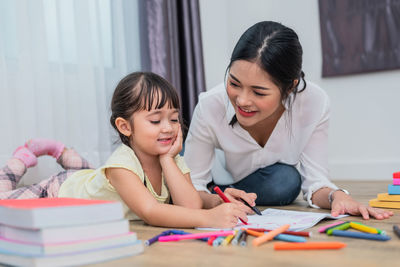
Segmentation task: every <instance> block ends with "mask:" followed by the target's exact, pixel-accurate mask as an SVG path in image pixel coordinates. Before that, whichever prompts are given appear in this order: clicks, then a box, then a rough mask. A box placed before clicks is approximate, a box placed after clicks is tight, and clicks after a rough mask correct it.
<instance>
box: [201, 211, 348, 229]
mask: <svg viewBox="0 0 400 267" xmlns="http://www.w3.org/2000/svg"><path fill="white" fill-rule="evenodd" d="M261 213H262V216H260V215H249V216H247V218H248V219H249V220H248V225H244V224H243V223H241V222H240V221H239V223H238V225H237V226H236V227H235V228H234V229H240V228H265V229H276V228H278V227H280V226H282V225H284V224H290V228H289V230H290V231H302V230H304V229H307V228H310V227H313V226H314V225H316V224H317V223H318V222H319V221H321V220H323V219H340V218H343V217H346V216H348V215H340V216H338V217H332V216H331V215H330V214H329V213H318V212H305V211H292V210H281V209H266V210H264V211H263V212H261ZM199 229H202V230H206V229H207V230H215V229H211V228H199Z"/></svg>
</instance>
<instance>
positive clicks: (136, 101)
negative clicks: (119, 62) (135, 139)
mask: <svg viewBox="0 0 400 267" xmlns="http://www.w3.org/2000/svg"><path fill="white" fill-rule="evenodd" d="M165 104H168V107H169V108H175V109H180V105H179V96H178V93H177V92H176V90H175V88H174V87H173V86H172V85H171V84H170V83H169V82H168V81H167V80H165V79H164V78H162V77H161V76H159V75H157V74H155V73H152V72H133V73H131V74H128V75H127V76H125V77H124V78H123V79H122V80H121V81H120V82H119V83H118V85H117V87H116V88H115V91H114V94H113V97H112V100H111V117H110V123H111V125H112V126H113V127H114V129H115V130H116V131H117V132H118V134H119V137H120V139H121V142H122V143H123V144H125V145H127V146H130V145H129V137H128V136H125V135H123V134H122V133H120V132H119V131H118V128H117V126H116V125H115V120H116V119H117V118H118V117H121V118H123V119H125V120H127V121H129V120H130V119H131V116H132V114H133V113H134V112H136V111H140V110H148V111H150V110H151V109H152V108H155V109H160V108H162V107H163V106H164V105H165ZM180 121H182V120H180Z"/></svg>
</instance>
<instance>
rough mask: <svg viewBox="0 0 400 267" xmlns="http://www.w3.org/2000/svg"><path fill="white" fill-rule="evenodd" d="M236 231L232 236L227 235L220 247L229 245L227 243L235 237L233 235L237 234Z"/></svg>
mask: <svg viewBox="0 0 400 267" xmlns="http://www.w3.org/2000/svg"><path fill="white" fill-rule="evenodd" d="M237 232H238V231H235V234H234V235H228V236H227V237H225V239H224V241H222V245H223V246H226V245H229V243H230V242H231V240H232V239H233V238H234V237H235V235H236V234H237Z"/></svg>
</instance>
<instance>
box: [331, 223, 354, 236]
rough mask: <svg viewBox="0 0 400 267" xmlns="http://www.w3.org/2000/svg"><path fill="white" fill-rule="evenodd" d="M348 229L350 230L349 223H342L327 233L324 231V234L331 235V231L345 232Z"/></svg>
mask: <svg viewBox="0 0 400 267" xmlns="http://www.w3.org/2000/svg"><path fill="white" fill-rule="evenodd" d="M349 228H350V223H344V224H341V225H338V226H336V227H333V228H330V229H329V230H328V231H326V234H327V235H332V232H333V230H347V229H349Z"/></svg>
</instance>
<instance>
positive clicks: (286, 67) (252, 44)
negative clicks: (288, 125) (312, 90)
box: [226, 21, 306, 126]
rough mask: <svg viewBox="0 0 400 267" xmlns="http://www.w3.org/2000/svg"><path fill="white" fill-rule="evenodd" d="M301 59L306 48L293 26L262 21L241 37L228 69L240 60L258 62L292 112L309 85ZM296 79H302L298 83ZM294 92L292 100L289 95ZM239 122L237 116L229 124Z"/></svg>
mask: <svg viewBox="0 0 400 267" xmlns="http://www.w3.org/2000/svg"><path fill="white" fill-rule="evenodd" d="M302 58H303V49H302V47H301V44H300V42H299V38H298V36H297V34H296V33H295V32H294V31H293V30H292V29H290V28H288V27H286V26H284V25H282V24H280V23H278V22H273V21H262V22H259V23H257V24H255V25H253V26H251V27H250V28H249V29H247V30H246V31H245V32H244V33H243V35H242V36H241V37H240V39H239V41H238V42H237V44H236V46H235V48H234V49H233V52H232V56H231V60H230V63H229V65H228V68H227V70H226V71H227V72H228V71H229V69H230V67H231V66H232V64H233V63H234V62H235V61H237V60H246V61H249V62H254V63H256V64H258V66H259V67H260V68H261V69H263V70H264V71H266V72H267V73H268V74H269V75H270V76H271V77H272V80H273V82H274V83H275V84H276V85H277V86H278V88H279V90H280V93H281V100H282V102H284V103H286V104H287V105H288V107H289V110H288V112H290V108H291V105H292V102H293V101H294V99H295V97H296V94H297V93H300V92H302V91H303V90H304V89H305V88H306V81H305V80H304V72H303V71H302V61H303V60H302ZM295 80H298V81H299V82H298V83H297V84H295ZM300 80H302V81H303V87H302V88H301V89H299V88H298V86H299V84H300ZM291 93H293V98H292V99H290V98H289V95H290V94H291ZM236 122H237V118H236V115H234V116H233V118H232V120H231V122H230V123H229V124H230V125H232V126H233V125H234V124H235V123H236Z"/></svg>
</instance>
